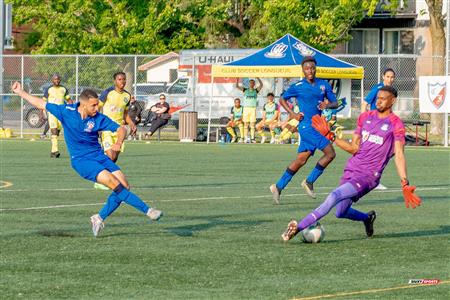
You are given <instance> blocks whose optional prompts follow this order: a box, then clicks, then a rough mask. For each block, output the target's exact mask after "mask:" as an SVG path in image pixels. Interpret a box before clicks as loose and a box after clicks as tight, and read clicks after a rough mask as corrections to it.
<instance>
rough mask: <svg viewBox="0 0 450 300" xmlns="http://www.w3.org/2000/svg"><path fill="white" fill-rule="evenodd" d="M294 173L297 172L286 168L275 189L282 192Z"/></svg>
mask: <svg viewBox="0 0 450 300" xmlns="http://www.w3.org/2000/svg"><path fill="white" fill-rule="evenodd" d="M295 173H297V171H293V170H291V169H289V168H287V169H286V171H284V173H283V175H282V176H281V178H280V179H279V180H278V181H277V188H278V190H279V191H281V190H284V188H285V187H286V186H287V185H288V183H289V182H290V181H291V179H292V177H294V175H295Z"/></svg>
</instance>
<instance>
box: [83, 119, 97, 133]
mask: <svg viewBox="0 0 450 300" xmlns="http://www.w3.org/2000/svg"><path fill="white" fill-rule="evenodd" d="M94 126H95V122H94V121H87V123H86V127H85V128H84V131H85V132H92V129H93V128H94Z"/></svg>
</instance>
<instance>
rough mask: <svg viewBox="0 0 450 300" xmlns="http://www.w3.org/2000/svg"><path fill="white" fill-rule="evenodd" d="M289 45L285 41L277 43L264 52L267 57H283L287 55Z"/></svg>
mask: <svg viewBox="0 0 450 300" xmlns="http://www.w3.org/2000/svg"><path fill="white" fill-rule="evenodd" d="M287 48H288V46H287V45H286V44H284V43H279V44H275V45H273V46H272V48H271V49H270V51H269V52H266V53H264V56H265V57H267V58H283V57H285V56H286V50H287Z"/></svg>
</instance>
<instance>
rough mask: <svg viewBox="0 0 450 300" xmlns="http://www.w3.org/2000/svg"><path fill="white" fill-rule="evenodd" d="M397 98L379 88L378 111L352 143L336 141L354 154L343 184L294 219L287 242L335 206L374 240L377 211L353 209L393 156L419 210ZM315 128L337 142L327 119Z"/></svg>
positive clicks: (367, 115)
mask: <svg viewBox="0 0 450 300" xmlns="http://www.w3.org/2000/svg"><path fill="white" fill-rule="evenodd" d="M396 98H397V91H396V90H395V89H394V88H393V87H391V86H384V87H382V88H380V90H379V92H378V96H377V103H376V105H377V109H376V110H373V111H369V112H364V113H362V114H361V115H360V116H359V118H358V123H357V127H356V130H355V132H354V134H353V139H352V142H351V143H349V142H347V141H345V140H342V139H339V138H337V139H336V140H335V142H336V145H337V146H338V147H340V148H342V149H343V150H345V151H347V152H349V153H350V154H352V155H353V156H352V157H351V158H350V159H349V160H348V161H347V164H346V166H345V168H344V175H343V176H342V177H341V181H340V185H339V186H338V187H337V188H336V189H335V190H334V191H332V192H331V193H330V194H329V195H328V197H327V198H326V199H325V201H324V202H323V203H322V204H321V205H320V206H319V207H318V208H316V209H315V210H313V211H312V212H311V213H310V214H309V215H307V216H306V217H305V218H304V219H302V220H300V221H299V222H297V221H295V220H291V221H290V222H289V224H288V226H287V229H286V231H285V232H284V233H283V234H282V236H281V237H282V239H283V240H284V241H289V240H290V239H292V238H293V237H294V236H295V235H296V234H297V233H299V232H300V231H302V230H303V229H305V228H308V227H309V226H310V225H312V224H314V223H315V222H317V221H318V220H320V219H321V218H323V217H324V216H325V215H327V214H328V213H329V212H330V210H331V209H332V208H333V207H336V217H337V218H345V219H350V220H353V221H359V222H363V223H364V226H365V229H366V234H367V236H368V237H372V236H373V233H374V229H373V224H374V221H375V218H376V213H375V211H370V212H368V213H364V212H361V211H358V210H356V209H353V208H352V207H351V206H352V204H353V202H356V201H358V200H359V199H360V198H361V197H363V196H364V195H366V194H367V193H369V192H370V191H371V190H373V189H374V188H375V187H376V186H377V185H378V183H379V182H380V178H381V174H382V173H383V170H384V168H385V167H386V165H387V163H388V162H389V160H390V159H391V157H392V156H394V155H395V166H396V167H397V173H398V175H399V177H400V179H401V185H402V189H403V197H404V199H405V205H406V207H407V208H408V207H411V208H416V207H417V206H419V205H420V204H421V202H422V201H421V199H420V198H419V197H418V196H417V195H416V194H415V193H414V190H415V189H416V187H415V186H410V185H409V181H408V179H407V174H406V161H405V155H404V144H405V127H404V126H403V123H402V121H401V120H400V118H399V117H398V116H396V115H395V114H394V113H392V105H393V104H394V102H395V100H396ZM317 118H319V120H317ZM320 119H321V120H323V123H321V122H320ZM313 126H314V127H315V128H316V130H318V131H319V132H320V133H322V134H323V135H324V136H327V137H328V138H330V139H334V136H333V134H332V133H330V131H329V128H328V124H327V123H326V121H325V119H323V118H321V117H319V116H317V117H315V120H313Z"/></svg>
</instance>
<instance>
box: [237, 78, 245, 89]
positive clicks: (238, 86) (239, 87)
mask: <svg viewBox="0 0 450 300" xmlns="http://www.w3.org/2000/svg"><path fill="white" fill-rule="evenodd" d="M236 88H237V89H238V90H241V91H244V87H242V86H240V85H239V78H238V79H237V80H236Z"/></svg>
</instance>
